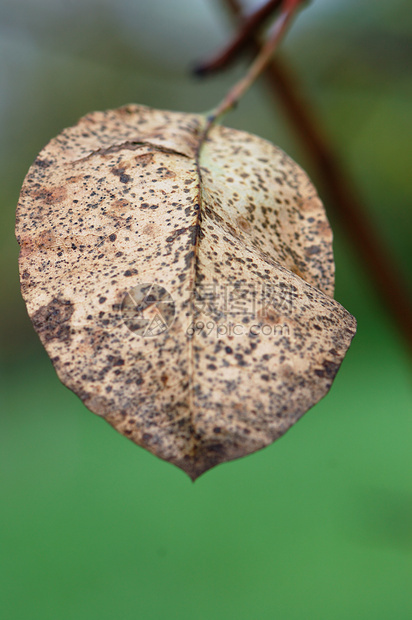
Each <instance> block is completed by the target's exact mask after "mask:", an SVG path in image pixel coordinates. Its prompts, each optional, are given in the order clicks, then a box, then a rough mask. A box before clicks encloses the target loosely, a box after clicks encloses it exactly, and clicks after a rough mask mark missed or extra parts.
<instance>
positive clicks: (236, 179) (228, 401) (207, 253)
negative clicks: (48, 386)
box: [17, 105, 355, 479]
mask: <svg viewBox="0 0 412 620" xmlns="http://www.w3.org/2000/svg"><path fill="white" fill-rule="evenodd" d="M204 122H205V119H204V117H202V116H198V115H190V114H181V113H175V112H164V111H159V110H153V109H150V108H146V107H143V106H136V105H130V106H126V107H123V108H120V109H118V110H114V111H108V112H95V113H93V114H90V115H88V116H86V117H84V118H82V119H81V120H80V121H79V123H78V124H77V125H76V126H75V127H71V128H69V129H66V130H65V131H63V132H62V133H61V134H60V135H59V136H58V137H57V138H55V139H54V140H52V141H51V142H50V143H49V144H48V146H46V147H45V149H44V150H43V151H42V152H41V153H40V155H39V157H38V158H37V159H36V161H35V162H34V164H33V165H32V167H31V168H30V170H29V172H28V175H27V177H26V179H25V181H24V185H23V188H22V191H21V197H20V202H19V206H18V215H17V237H18V240H19V243H20V245H21V253H20V270H21V272H20V273H21V283H22V292H23V296H24V299H25V301H26V304H27V308H28V312H29V315H30V317H31V319H32V322H33V325H34V327H35V329H36V331H37V332H38V334H39V336H40V338H41V340H42V342H43V344H44V346H45V347H46V350H47V352H48V354H49V355H50V357H51V359H52V362H53V364H54V366H55V368H56V370H57V373H58V375H59V377H60V379H61V381H62V382H63V383H64V384H65V385H66V386H68V387H69V388H70V389H71V390H73V391H74V392H75V393H76V394H78V396H79V397H80V398H81V399H82V401H83V402H84V403H85V405H86V406H87V407H88V408H89V409H90V410H91V411H94V412H95V413H97V414H99V415H101V416H102V417H104V418H105V419H106V420H107V421H108V422H109V423H110V424H112V425H113V426H114V427H115V428H116V429H117V430H118V431H119V432H121V433H122V434H124V435H125V436H127V437H129V438H130V439H132V440H133V441H134V442H136V443H137V444H139V445H140V446H143V447H144V448H146V449H147V450H149V451H150V452H152V453H153V454H156V455H157V456H159V457H160V458H162V459H165V460H167V461H170V462H171V463H174V464H175V465H177V466H178V467H181V468H182V469H183V470H184V471H185V472H187V473H188V474H189V476H190V477H191V478H192V479H195V478H196V477H197V476H199V475H200V474H201V473H202V472H204V471H205V470H207V469H209V468H211V467H213V466H215V465H217V464H218V463H221V462H223V461H228V460H231V459H235V458H238V457H241V456H243V455H245V454H248V453H251V452H254V451H255V450H258V449H260V448H262V447H264V446H267V445H268V444H270V443H271V442H273V441H274V440H275V439H277V438H278V437H280V436H281V435H282V434H283V433H284V432H285V431H286V430H287V429H288V428H289V427H290V426H291V425H292V424H294V423H295V422H296V421H297V420H298V419H299V418H300V417H301V416H302V415H303V413H305V411H307V409H309V408H310V407H311V406H312V405H314V404H315V403H316V402H317V401H318V400H319V399H320V398H322V397H323V396H324V395H325V394H326V392H327V391H328V390H329V388H330V385H331V383H332V380H333V378H334V376H335V374H336V372H337V370H338V368H339V365H340V363H341V361H342V359H343V357H344V355H345V353H346V351H347V349H348V347H349V344H350V342H351V339H352V337H353V335H354V332H355V320H354V318H353V317H352V316H351V315H350V314H349V313H348V312H347V311H346V310H345V309H344V308H343V307H342V306H341V305H339V304H338V303H337V302H336V301H334V300H333V299H332V295H333V285H334V263H333V255H332V246H331V242H332V234H331V230H330V227H329V224H328V222H327V219H326V216H325V213H324V209H323V207H322V204H321V202H320V200H319V198H318V196H317V194H316V191H315V189H314V188H313V186H312V185H311V183H310V181H309V179H308V177H307V176H306V174H305V173H304V172H303V171H302V170H301V169H300V168H299V167H298V166H297V165H296V164H295V163H294V162H293V161H292V160H291V159H289V158H288V157H287V156H286V155H285V154H284V153H283V152H282V151H281V150H280V149H278V148H277V147H275V146H273V145H272V144H270V143H268V142H266V141H265V140H262V139H261V138H257V137H255V136H252V135H250V134H247V133H244V132H240V131H235V130H233V129H228V128H225V127H220V126H215V127H213V129H212V130H211V131H210V134H209V137H208V139H207V141H206V142H205V143H204V144H203V146H202V148H201V149H200V151H199V146H200V140H201V135H202V130H203V128H204ZM199 152H200V158H199V155H198V153H199Z"/></svg>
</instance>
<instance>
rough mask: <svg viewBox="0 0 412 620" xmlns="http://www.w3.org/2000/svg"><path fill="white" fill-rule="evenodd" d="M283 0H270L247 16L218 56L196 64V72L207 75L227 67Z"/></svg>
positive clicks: (251, 40)
mask: <svg viewBox="0 0 412 620" xmlns="http://www.w3.org/2000/svg"><path fill="white" fill-rule="evenodd" d="M281 4H282V0H269V1H268V2H266V4H264V5H263V6H262V7H260V8H259V9H257V10H256V11H254V12H253V13H252V14H251V15H250V16H249V17H247V18H245V19H244V21H243V24H242V25H241V26H240V28H239V30H238V32H237V33H236V35H235V36H234V37H233V39H232V41H230V43H229V44H228V45H227V46H226V47H225V49H224V50H222V51H221V52H220V53H219V54H218V55H217V56H215V57H214V58H211V59H210V60H208V61H206V62H204V63H202V64H200V65H198V66H196V67H195V68H194V72H195V73H196V74H197V75H200V76H202V77H203V76H205V75H208V74H209V73H213V72H214V71H220V70H222V69H225V68H226V67H227V66H228V65H229V64H230V62H231V61H232V60H233V59H235V58H237V57H238V56H239V54H241V52H243V50H244V49H245V48H246V47H247V46H248V45H249V44H250V43H251V42H253V37H254V35H255V34H257V32H258V30H260V28H261V27H262V26H263V24H264V22H265V21H266V20H267V19H268V18H269V17H270V16H271V15H272V14H273V13H274V12H275V11H276V10H277V9H278V8H279V7H280V5H281Z"/></svg>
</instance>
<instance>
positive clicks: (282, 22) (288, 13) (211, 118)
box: [202, 0, 303, 141]
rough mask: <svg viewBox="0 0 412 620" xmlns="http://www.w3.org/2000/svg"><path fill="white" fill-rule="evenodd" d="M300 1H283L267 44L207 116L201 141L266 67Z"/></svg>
mask: <svg viewBox="0 0 412 620" xmlns="http://www.w3.org/2000/svg"><path fill="white" fill-rule="evenodd" d="M302 1H303V0H283V2H282V5H281V12H280V15H279V17H278V18H277V19H276V21H275V24H274V26H273V29H272V32H271V34H270V36H269V38H268V40H267V42H266V43H265V45H264V46H263V47H262V49H261V50H260V53H259V54H258V55H257V57H256V59H255V60H254V61H253V63H252V64H251V66H250V68H249V70H248V71H247V73H246V75H245V76H244V77H243V78H242V79H240V80H239V81H238V82H237V83H236V84H235V85H234V86H233V87H232V88H231V89H230V91H229V92H228V93H227V95H226V96H225V97H224V99H223V100H222V101H221V102H220V103H219V105H217V106H216V108H214V109H213V110H212V112H211V113H210V114H209V115H208V117H207V121H206V127H205V130H204V133H203V136H202V138H203V140H204V139H205V138H206V136H207V133H208V131H209V130H210V128H211V127H212V125H213V124H214V123H215V122H216V121H217V120H218V119H219V118H221V117H222V116H223V115H224V114H226V112H228V111H229V110H231V109H232V108H233V107H234V106H235V105H236V104H237V102H238V101H239V100H240V99H241V98H242V97H243V95H244V94H245V93H246V91H247V90H248V89H249V88H250V87H251V86H252V84H253V83H254V82H255V80H256V79H257V78H258V77H259V75H260V74H261V73H262V71H263V70H264V69H265V67H266V66H267V65H268V63H269V61H270V59H271V58H272V55H273V53H274V52H275V50H276V49H277V47H278V45H279V43H280V41H281V40H282V38H283V35H284V34H285V32H286V30H287V27H288V25H289V23H290V21H291V20H292V18H293V16H294V14H295V12H296V10H297V8H298V7H299V6H300V5H301V4H302ZM203 140H202V141H203Z"/></svg>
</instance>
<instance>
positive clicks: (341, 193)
mask: <svg viewBox="0 0 412 620" xmlns="http://www.w3.org/2000/svg"><path fill="white" fill-rule="evenodd" d="M224 2H225V4H226V6H227V7H228V8H229V9H230V11H231V12H232V14H233V15H234V16H235V17H237V18H240V17H241V14H242V13H241V11H242V9H241V5H240V4H239V2H238V0H224ZM253 47H254V52H255V53H256V52H257V50H259V49H260V47H261V44H260V42H259V41H258V39H257V38H256V37H254V46H253ZM265 77H266V80H267V83H268V86H269V88H270V90H271V92H272V94H273V95H274V96H275V97H276V100H277V101H278V100H280V102H281V104H282V106H283V109H284V112H285V114H286V115H287V116H288V117H289V120H290V121H291V124H292V127H293V128H294V130H295V131H296V133H297V134H298V136H299V137H300V139H301V141H302V144H303V146H304V147H305V149H306V151H307V153H308V155H309V157H310V159H311V161H312V162H313V165H314V168H315V169H316V172H317V175H318V177H319V179H320V180H321V183H322V185H323V187H324V188H325V192H326V193H327V195H328V198H329V201H328V204H329V206H330V207H331V210H332V211H333V213H334V215H335V216H336V218H337V219H338V220H339V222H340V224H341V226H342V228H343V229H344V230H345V232H346V234H347V236H348V238H349V240H350V242H351V243H352V244H353V246H354V248H355V250H356V252H357V253H358V256H359V258H360V259H361V261H362V262H363V265H364V267H365V269H366V271H367V272H368V275H369V277H370V279H371V281H372V283H373V285H374V287H375V289H376V291H377V293H378V294H379V295H380V297H381V299H382V302H383V303H384V304H385V306H386V308H387V310H388V311H389V312H390V314H391V315H392V318H393V320H394V321H395V323H396V325H397V327H398V329H399V331H400V332H401V334H402V335H403V338H404V339H405V340H406V342H407V344H408V345H409V347H410V349H411V350H412V303H411V301H410V299H409V296H408V288H407V286H406V284H405V283H404V282H403V280H402V277H401V274H400V271H399V270H398V268H397V266H396V264H395V262H394V261H393V259H392V257H391V256H390V255H389V253H388V251H387V249H386V248H385V246H384V243H383V242H382V240H381V239H380V238H379V236H378V235H377V233H376V232H375V230H374V228H373V224H372V222H370V221H369V218H368V217H367V215H366V213H365V209H364V206H363V204H362V201H361V200H359V198H358V196H359V192H358V191H357V190H356V189H355V187H354V183H353V182H352V180H351V179H350V177H349V175H348V173H347V172H346V171H345V170H344V168H343V167H342V165H341V163H340V161H339V157H338V156H337V154H336V153H335V151H334V149H333V148H332V146H331V145H330V144H329V142H328V140H327V139H326V137H325V135H324V134H323V132H322V131H321V130H320V128H319V125H318V122H317V121H316V120H315V114H314V112H313V110H312V109H311V107H310V106H309V104H308V102H307V101H305V102H304V103H303V102H302V100H301V97H300V94H299V92H298V90H299V89H298V87H297V80H296V77H293V78H291V76H290V73H289V71H288V70H287V69H286V67H285V66H284V65H283V64H282V63H281V62H279V60H272V61H271V62H270V63H269V65H268V66H267V67H266V70H265Z"/></svg>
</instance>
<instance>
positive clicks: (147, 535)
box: [0, 0, 412, 620]
mask: <svg viewBox="0 0 412 620" xmlns="http://www.w3.org/2000/svg"><path fill="white" fill-rule="evenodd" d="M255 5H257V3H256V2H249V3H248V4H247V6H248V7H249V8H250V7H252V6H255ZM231 31H232V30H231V21H230V19H229V17H228V15H227V14H226V13H225V12H224V10H223V8H222V5H221V3H220V2H219V0H173V1H171V0H150V2H146V1H141V0H71V1H70V2H69V1H68V0H0V92H1V97H0V132H1V134H0V135H1V143H0V159H1V165H0V187H1V193H0V201H1V208H0V218H1V247H0V259H1V266H2V292H1V296H0V312H1V321H0V335H1V339H2V343H1V359H2V367H1V395H0V398H1V401H0V402H1V412H0V491H1V500H0V501H1V507H0V615H1V617H2V618H5V619H7V620H20V619H26V618H27V619H29V620H35V619H36V620H37V619H39V620H40V619H41V620H49V619H50V620H55V619H56V618H59V619H61V620H69V619H70V620H74V619H76V620H77V619H87V620H89V619H90V620H92V619H99V620H111V619H113V618H122V619H125V620H128V619H132V618H144V619H150V620H151V619H157V618H166V619H168V620H169V619H170V620H172V619H176V620H178V619H179V620H182V619H183V620H186V619H189V618H198V619H199V620H209V619H211V618H213V619H218V620H223V619H224V620H226V619H228V618H236V619H249V618H259V619H266V618H278V619H281V620H283V619H285V620H295V619H299V620H301V619H305V620H306V619H312V618H313V619H316V620H330V619H334V620H347V619H348V618H351V619H352V618H359V619H361V620H369V619H371V620H372V619H374V620H387V619H388V618H391V619H395V620H407V619H408V620H409V619H410V618H411V617H412V477H411V465H412V450H411V439H412V393H411V382H410V369H411V364H410V358H408V352H407V350H406V347H405V345H404V343H403V340H402V337H401V336H400V335H399V334H398V332H397V330H396V328H395V326H394V325H393V323H392V321H391V318H390V317H389V316H388V314H387V313H386V312H385V310H384V309H383V306H382V304H381V302H380V300H379V299H378V298H377V296H376V295H375V293H374V291H373V289H372V287H371V285H370V282H369V280H368V278H367V276H366V275H365V272H364V270H363V267H362V265H361V264H360V263H359V262H358V260H357V257H356V256H355V254H354V252H353V248H352V246H351V245H350V244H349V242H348V240H347V238H346V237H345V236H344V235H343V233H342V231H340V230H339V227H337V226H334V229H335V255H336V264H337V289H336V298H337V299H338V300H339V301H340V302H341V303H342V304H343V305H344V306H345V307H346V308H348V310H350V311H351V312H352V313H353V314H354V315H355V316H356V317H357V319H358V334H357V336H356V338H355V340H354V342H353V345H352V347H351V349H350V351H349V353H348V355H347V358H346V359H345V361H344V363H343V365H342V368H341V370H340V371H339V373H338V376H337V378H336V381H335V383H334V385H333V387H332V390H331V392H330V394H329V395H328V396H327V397H326V398H325V399H324V400H323V401H321V402H320V403H319V404H318V405H317V406H316V407H315V408H314V409H313V410H312V411H310V412H309V413H308V414H307V415H306V416H305V417H304V418H303V419H302V420H301V421H300V422H299V423H298V424H297V425H296V426H295V427H293V428H292V429H291V430H290V431H289V432H288V433H287V435H286V436H285V437H284V438H282V439H281V440H280V441H278V442H277V443H275V444H273V445H272V446H270V447H269V448H267V449H265V450H263V451H261V452H259V453H256V454H254V455H251V456H249V457H247V458H244V459H240V460H238V461H234V462H231V463H228V464H225V465H222V466H219V467H217V468H216V469H214V470H212V471H210V472H208V473H207V474H205V475H204V476H203V477H201V478H200V479H199V480H198V481H197V482H196V483H195V484H194V485H193V484H192V483H191V482H190V480H189V478H188V477H187V476H186V475H185V474H183V472H181V471H180V470H178V469H176V468H175V467H173V466H171V465H169V464H167V463H164V462H162V461H160V460H158V459H156V458H155V457H153V456H152V455H150V454H149V453H147V452H145V451H144V450H142V449H140V448H138V447H137V446H135V445H134V444H132V443H131V442H129V441H128V440H126V439H125V438H123V437H122V436H120V435H118V434H117V433H116V432H115V431H114V430H113V429H111V427H109V425H107V424H106V423H105V422H104V421H102V420H100V419H98V418H97V417H96V416H94V415H93V414H92V413H90V412H89V411H87V410H86V409H85V407H84V406H83V405H82V404H81V402H80V401H79V400H78V399H77V397H76V396H74V395H73V394H72V393H71V392H69V391H68V390H67V389H66V388H64V387H63V386H62V385H61V384H60V383H59V381H58V379H57V376H56V375H55V373H54V370H53V368H52V366H51V363H50V362H49V360H48V358H47V356H46V354H45V352H44V351H43V349H42V346H41V345H40V342H39V341H38V339H37V336H36V335H35V333H34V331H33V329H32V327H31V323H30V321H29V320H28V318H27V315H26V312H25V307H24V304H23V302H22V299H21V297H20V293H19V283H18V272H17V256H18V248H17V244H16V242H15V240H14V235H13V227H14V210H15V204H16V202H17V199H18V194H19V189H20V186H21V183H22V181H23V177H24V175H25V173H26V171H27V169H28V167H29V165H30V164H31V163H32V161H33V160H34V158H35V157H36V155H37V153H38V152H39V151H40V150H41V148H42V147H43V146H44V145H45V144H46V143H47V142H48V140H49V139H50V138H52V137H53V136H55V135H56V134H58V133H59V132H60V131H61V130H62V129H63V128H64V127H66V126H69V125H72V124H74V123H75V122H76V121H77V119H78V118H79V117H80V116H81V115H83V114H86V113H87V112H89V111H91V110H95V109H105V108H113V107H117V106H120V105H122V104H125V103H130V102H137V103H144V104H146V105H150V106H153V107H158V108H166V109H175V110H182V111H190V112H192V111H194V112H198V111H203V110H205V109H209V108H211V107H212V106H213V105H214V104H215V103H216V102H217V101H218V100H219V99H220V98H221V96H222V95H223V94H224V92H225V91H226V89H227V87H228V86H229V85H230V84H231V83H232V82H233V81H234V79H235V78H236V77H238V76H240V75H241V73H242V71H243V69H244V67H245V61H243V62H240V63H238V64H237V65H236V66H235V67H234V68H233V69H231V70H230V71H229V72H227V73H225V74H222V75H220V76H218V77H214V78H210V79H208V80H206V81H204V82H200V81H197V80H196V79H194V78H192V77H191V76H190V73H189V68H190V66H191V65H192V64H193V63H194V62H195V61H197V60H199V59H204V58H205V57H208V56H210V55H211V54H213V53H214V52H216V51H217V50H218V49H220V47H221V46H222V45H223V44H224V42H225V41H226V40H227V38H228V37H229V35H230V32H231ZM283 51H284V54H285V56H287V58H288V60H289V62H290V64H291V66H292V67H293V69H294V71H295V73H296V74H297V75H299V77H300V80H301V82H302V87H303V89H304V92H305V94H306V96H307V98H308V99H309V100H310V101H312V103H313V104H314V106H315V108H316V110H317V113H318V116H319V118H320V119H321V121H322V125H323V127H324V130H325V131H327V133H328V135H329V136H330V139H331V141H332V142H333V143H334V145H335V146H336V149H337V150H338V152H339V154H340V157H341V159H342V160H343V162H344V164H345V166H346V167H347V168H348V169H349V170H350V172H351V174H352V176H353V177H354V179H355V181H356V183H357V186H358V187H359V192H360V194H361V196H362V198H363V199H364V200H365V203H366V205H367V209H368V213H369V217H370V220H371V223H372V224H373V225H374V226H375V227H376V228H377V229H378V231H380V233H381V235H382V237H383V238H384V239H385V242H386V244H387V245H388V246H389V247H390V249H391V252H392V254H393V255H394V256H395V257H396V258H397V260H398V263H399V269H400V270H401V271H402V275H403V276H404V278H405V280H406V282H407V285H408V286H409V287H410V284H411V278H410V275H409V274H410V271H411V268H412V257H411V251H410V249H411V241H410V240H411V233H412V212H411V208H410V207H411V204H412V180H411V178H412V173H411V168H412V166H411V164H412V78H411V67H412V7H411V3H410V0H404V1H401V0H393V1H392V2H387V0H375V1H374V2H371V1H370V0H356V1H354V0H350V1H348V0H315V1H314V2H312V3H311V4H310V5H309V6H308V8H307V9H306V10H305V11H303V12H302V14H301V15H300V16H299V18H298V20H297V21H296V23H295V25H294V27H293V29H292V30H291V32H290V33H289V35H288V37H287V40H286V41H285V44H284V46H283ZM226 123H227V124H228V125H231V126H234V127H237V128H242V129H245V130H247V131H250V132H253V133H256V134H259V135H261V136H263V137H265V138H268V139H270V140H272V141H274V142H275V143H276V144H278V145H279V146H281V147H282V148H283V149H284V150H286V151H287V152H288V153H289V154H290V155H291V156H292V157H294V158H295V159H296V160H297V161H298V162H299V163H301V165H302V166H303V167H304V168H305V169H307V171H308V172H309V173H311V162H310V161H308V160H307V159H305V155H304V152H303V149H302V148H301V145H300V144H299V143H298V142H297V140H296V139H295V137H294V135H295V134H294V132H293V131H292V130H291V128H290V127H289V125H288V124H287V122H286V120H285V118H284V117H283V116H282V114H281V111H280V109H278V108H276V107H275V106H274V105H273V103H272V101H271V100H270V98H269V97H268V96H267V92H266V91H265V89H264V88H263V87H262V85H260V84H258V85H256V86H255V87H254V88H253V89H252V91H250V92H249V93H248V95H247V96H246V97H245V99H244V100H243V101H242V103H241V105H240V106H239V107H238V109H237V111H236V112H234V113H233V114H232V115H231V116H229V117H228V118H227V120H226ZM314 181H315V183H317V179H316V178H314ZM326 207H328V205H327V204H326ZM332 223H333V220H332Z"/></svg>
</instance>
